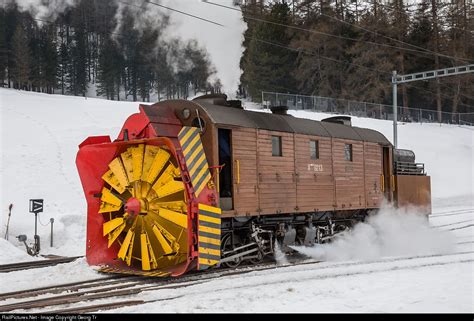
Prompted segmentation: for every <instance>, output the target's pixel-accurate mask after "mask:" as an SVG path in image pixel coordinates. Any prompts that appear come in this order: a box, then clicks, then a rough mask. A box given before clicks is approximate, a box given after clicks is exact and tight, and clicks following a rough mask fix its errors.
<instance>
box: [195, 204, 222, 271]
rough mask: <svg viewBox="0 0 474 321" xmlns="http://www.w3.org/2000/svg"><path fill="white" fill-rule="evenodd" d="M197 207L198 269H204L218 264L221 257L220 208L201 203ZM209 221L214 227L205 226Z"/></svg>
mask: <svg viewBox="0 0 474 321" xmlns="http://www.w3.org/2000/svg"><path fill="white" fill-rule="evenodd" d="M198 208H199V212H198V213H199V215H198V218H199V223H198V224H199V229H198V241H199V247H198V257H199V260H198V269H199V270H204V269H208V268H209V267H211V266H212V265H216V264H218V263H219V260H218V259H219V258H220V257H221V250H220V244H221V229H220V224H221V218H220V215H221V209H220V208H218V207H214V206H209V205H205V204H201V203H200V204H199V205H198ZM209 223H211V224H212V226H214V227H209V226H206V225H210V224H209ZM204 235H205V236H204Z"/></svg>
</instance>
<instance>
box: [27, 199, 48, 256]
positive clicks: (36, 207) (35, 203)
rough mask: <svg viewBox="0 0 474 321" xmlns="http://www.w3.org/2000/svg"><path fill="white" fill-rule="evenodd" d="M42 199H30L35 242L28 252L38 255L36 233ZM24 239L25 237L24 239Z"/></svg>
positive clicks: (38, 240)
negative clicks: (33, 217)
mask: <svg viewBox="0 0 474 321" xmlns="http://www.w3.org/2000/svg"><path fill="white" fill-rule="evenodd" d="M43 203H44V201H43V199H30V213H34V214H35V236H34V238H35V243H34V245H33V249H32V253H33V254H30V252H28V254H30V255H38V253H39V251H40V248H41V247H40V237H39V235H38V213H42V212H43ZM25 241H26V239H25ZM25 245H26V243H25ZM27 248H28V247H27Z"/></svg>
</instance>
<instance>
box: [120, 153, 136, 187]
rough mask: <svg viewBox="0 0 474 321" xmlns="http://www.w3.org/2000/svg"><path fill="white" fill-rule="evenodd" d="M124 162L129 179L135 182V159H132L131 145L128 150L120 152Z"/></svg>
mask: <svg viewBox="0 0 474 321" xmlns="http://www.w3.org/2000/svg"><path fill="white" fill-rule="evenodd" d="M120 157H121V158H122V163H123V166H124V168H125V173H126V174H127V177H128V181H129V182H133V159H132V147H129V148H128V149H127V150H126V151H124V152H123V153H122V154H120Z"/></svg>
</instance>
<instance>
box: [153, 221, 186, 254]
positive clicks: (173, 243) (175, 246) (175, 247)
mask: <svg viewBox="0 0 474 321" xmlns="http://www.w3.org/2000/svg"><path fill="white" fill-rule="evenodd" d="M152 230H153V232H154V233H155V235H156V232H155V231H158V232H159V233H161V235H162V236H163V238H164V242H165V243H166V244H165V243H163V244H162V247H163V250H164V252H165V255H170V254H173V253H177V252H178V251H179V243H178V242H177V240H176V238H175V237H174V236H173V235H171V233H169V232H168V231H167V230H165V229H164V228H163V226H161V225H160V224H159V223H158V222H157V221H154V225H153V228H152ZM160 244H161V241H160ZM166 245H168V247H170V248H167V246H166Z"/></svg>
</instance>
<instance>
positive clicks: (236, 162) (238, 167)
mask: <svg viewBox="0 0 474 321" xmlns="http://www.w3.org/2000/svg"><path fill="white" fill-rule="evenodd" d="M235 166H236V167H237V182H236V183H237V184H240V161H239V160H238V159H236V160H235Z"/></svg>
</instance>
